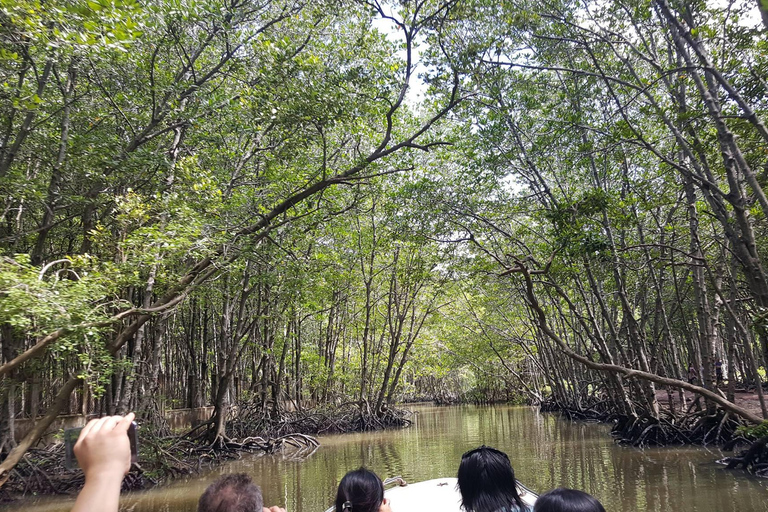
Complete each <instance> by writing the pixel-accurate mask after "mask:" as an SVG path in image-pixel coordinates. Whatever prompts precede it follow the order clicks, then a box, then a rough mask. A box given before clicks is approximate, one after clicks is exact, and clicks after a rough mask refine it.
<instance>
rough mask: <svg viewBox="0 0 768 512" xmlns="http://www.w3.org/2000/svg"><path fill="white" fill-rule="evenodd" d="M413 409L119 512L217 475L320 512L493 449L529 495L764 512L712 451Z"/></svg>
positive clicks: (528, 418)
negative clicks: (392, 422)
mask: <svg viewBox="0 0 768 512" xmlns="http://www.w3.org/2000/svg"><path fill="white" fill-rule="evenodd" d="M413 409H414V411H415V415H414V425H413V426H412V427H411V428H408V429H404V430H397V431H388V432H375V433H366V434H346V435H338V436H326V437H321V438H320V441H321V443H322V446H321V447H320V449H318V450H317V451H316V452H315V453H314V454H312V455H311V456H309V457H308V458H307V459H306V460H293V459H292V458H290V457H285V456H282V455H265V456H245V457H243V459H242V460H238V461H235V462H232V463H229V464H226V465H224V466H221V467H219V468H217V470H216V471H214V472H212V473H209V474H205V475H200V476H196V477H193V478H190V479H188V480H184V481H177V482H175V483H173V484H171V485H169V486H166V487H163V488H159V489H154V490H150V491H147V492H143V493H136V494H129V495H126V496H125V497H124V498H123V500H122V502H121V505H122V506H121V509H122V510H126V511H130V512H194V511H195V509H196V505H197V499H198V497H199V496H200V494H201V493H202V491H203V490H204V489H205V487H206V486H207V485H208V484H209V483H210V482H211V481H213V480H214V479H215V478H216V477H217V476H218V475H219V474H223V473H232V472H246V473H249V474H250V475H252V476H253V478H254V480H256V481H257V482H258V483H259V484H260V485H261V486H262V488H263V491H264V496H265V502H266V503H267V504H268V505H276V504H279V505H282V506H285V507H286V508H287V510H288V512H322V511H323V510H324V509H325V508H327V507H328V506H329V504H330V503H331V501H332V499H333V496H334V493H335V488H336V485H337V483H338V481H339V479H340V478H341V477H342V476H343V475H344V473H345V472H346V471H347V470H349V469H353V468H357V467H359V466H361V465H365V466H367V467H369V468H371V469H373V470H374V471H376V472H377V473H378V474H379V475H382V476H394V475H401V476H403V477H404V478H405V479H406V480H407V481H412V482H416V481H420V480H427V479H431V478H437V477H444V476H455V474H456V470H457V468H458V463H459V460H460V458H461V454H462V453H464V452H465V451H466V450H469V449H471V448H474V447H477V446H478V445H480V444H487V445H489V446H494V447H497V448H499V449H501V450H503V451H505V452H507V453H508V454H509V456H510V458H511V460H512V464H513V466H514V468H515V471H516V473H517V477H518V479H519V480H520V481H521V482H523V483H524V484H526V485H527V486H528V487H530V488H531V489H533V490H535V491H538V492H543V491H546V490H548V489H551V488H553V487H557V486H564V487H574V488H578V489H583V490H585V491H587V492H589V493H591V494H593V495H595V496H596V497H598V499H600V501H601V502H602V503H603V505H605V508H606V510H607V511H608V512H619V511H621V512H630V511H632V512H634V511H637V512H643V511H658V512H662V511H674V512H705V511H706V512H731V511H733V512H736V511H738V512H758V511H759V512H765V511H766V510H768V481H766V480H760V479H755V478H752V477H750V476H748V475H746V474H745V473H742V472H731V471H726V470H724V469H723V468H722V467H721V466H718V465H716V464H714V463H713V461H714V460H716V459H718V458H720V457H721V456H722V454H721V453H720V451H719V450H716V449H706V448H701V447H674V448H652V449H645V450H638V449H634V448H627V447H622V446H617V445H615V444H614V443H613V441H612V440H611V437H610V436H609V434H608V427H606V426H605V425H596V424H587V423H574V422H570V421H567V420H564V419H561V418H559V417H557V416H556V415H552V414H542V413H539V412H538V411H537V410H536V409H534V408H530V407H506V406H495V407H471V406H460V407H439V408H438V407H422V406H418V407H414V408H413ZM71 505H72V500H71V499H63V498H58V499H52V498H43V499H39V500H35V499H27V500H25V501H23V502H20V503H18V504H15V505H11V506H8V507H7V509H8V510H19V511H20V510H24V511H25V512H44V511H45V512H58V511H67V510H69V508H70V507H71ZM395 512H397V510H396V509H395ZM435 512H437V511H435Z"/></svg>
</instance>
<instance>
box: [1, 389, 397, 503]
mask: <svg viewBox="0 0 768 512" xmlns="http://www.w3.org/2000/svg"><path fill="white" fill-rule="evenodd" d="M238 411H239V415H238V417H237V418H234V419H232V420H231V421H229V422H228V424H227V432H228V434H229V436H231V437H226V438H223V439H218V440H213V439H211V438H210V437H209V436H208V435H207V430H206V427H207V424H206V423H203V424H201V425H198V426H197V427H195V428H193V429H191V430H189V431H187V432H185V433H181V434H178V435H170V436H168V435H158V434H157V433H156V431H155V430H154V429H153V428H152V426H151V425H142V424H141V421H140V419H139V426H140V428H139V463H138V464H135V465H134V467H133V468H132V469H131V472H130V473H129V474H128V475H127V476H126V478H125V479H124V480H123V487H122V490H123V491H124V492H130V491H139V490H146V489H151V488H154V487H157V486H162V485H166V484H168V483H169V482H172V481H174V480H177V479H179V478H184V477H189V476H191V475H196V474H201V473H205V472H208V471H211V470H212V469H214V468H216V467H218V466H220V465H221V464H224V463H227V462H231V461H233V460H237V459H240V458H241V457H243V456H244V455H249V456H257V455H271V454H275V453H282V454H284V455H285V456H287V457H289V458H291V459H293V460H296V461H301V460H305V459H306V458H308V457H310V456H311V455H312V454H313V453H314V452H315V451H316V450H317V449H318V447H319V442H318V441H317V439H316V438H315V436H317V435H329V434H343V433H352V432H370V431H375V430H382V429H386V428H403V427H407V426H409V425H410V423H411V420H410V413H409V412H408V411H407V410H404V409H400V408H391V409H388V410H386V411H385V412H384V413H383V414H381V415H378V416H371V415H368V414H367V413H364V412H363V411H361V409H360V408H358V407H357V406H355V405H353V404H345V405H344V406H340V407H336V408H315V409H309V410H303V411H290V412H283V413H281V415H280V416H278V417H274V416H272V415H270V414H267V412H266V411H263V410H262V409H261V408H258V409H256V408H255V407H248V406H247V405H245V406H242V407H240V408H239V409H238ZM83 484H84V478H83V474H82V471H80V470H79V469H77V468H75V469H67V468H66V467H65V463H64V445H63V444H62V443H60V442H58V443H52V444H50V445H48V446H47V447H45V448H38V449H31V450H29V451H28V453H27V455H26V456H25V458H24V459H23V460H22V461H21V462H20V463H19V464H18V465H17V467H16V468H15V469H14V471H13V473H12V475H11V478H9V480H8V482H6V484H5V485H3V487H2V488H0V502H13V501H18V500H21V499H24V498H25V497H27V496H44V495H73V494H76V493H77V492H78V491H79V490H80V489H81V488H82V486H83Z"/></svg>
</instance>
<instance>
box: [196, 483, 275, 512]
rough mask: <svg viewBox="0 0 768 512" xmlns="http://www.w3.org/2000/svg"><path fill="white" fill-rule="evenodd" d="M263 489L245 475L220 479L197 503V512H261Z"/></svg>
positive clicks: (210, 486)
mask: <svg viewBox="0 0 768 512" xmlns="http://www.w3.org/2000/svg"><path fill="white" fill-rule="evenodd" d="M263 507H264V499H263V497H262V496H261V489H260V488H259V486H258V485H256V484H255V483H253V480H251V477H249V476H248V475H246V474H244V473H237V474H233V475H227V476H224V477H221V478H219V479H218V480H216V481H215V482H213V483H212V484H211V485H209V486H208V488H207V489H206V490H205V492H204V493H203V495H202V496H200V501H199V502H198V503H197V512H253V511H254V510H258V511H259V512H261V510H262V508H263Z"/></svg>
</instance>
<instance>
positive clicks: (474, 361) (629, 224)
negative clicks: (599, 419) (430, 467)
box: [0, 0, 768, 481]
mask: <svg viewBox="0 0 768 512" xmlns="http://www.w3.org/2000/svg"><path fill="white" fill-rule="evenodd" d="M761 2H762V3H761ZM710 4H712V5H710ZM767 33H768V7H766V4H765V2H764V1H763V0H749V1H741V0H738V1H731V0H728V1H725V2H718V3H716V5H715V3H713V2H703V1H693V0H653V1H648V0H617V1H612V2H604V1H593V0H586V1H579V2H576V1H571V0H551V1H549V0H548V1H543V2H529V1H526V0H519V1H518V0H515V1H510V2H493V1H486V0H445V1H443V0H403V1H398V2H391V3H381V2H379V1H378V0H373V1H365V0H359V1H347V0H320V1H306V0H158V1H154V2H139V1H138V0H111V1H107V0H87V1H85V0H53V1H47V2H42V1H40V0H0V200H2V218H1V219H0V257H1V258H2V259H1V260H0V348H1V354H0V355H1V358H2V364H1V365H0V376H1V377H2V386H1V387H0V407H1V409H0V453H2V456H3V457H5V459H4V462H2V464H0V478H2V479H3V481H4V480H5V479H6V478H7V476H8V474H9V470H10V469H11V468H12V467H13V466H14V465H15V464H16V463H18V461H19V460H20V459H21V457H22V455H23V454H24V452H25V451H26V450H27V449H28V448H29V447H30V446H32V445H33V444H34V443H35V442H36V441H37V439H38V438H39V437H40V436H41V435H42V434H43V433H44V432H45V431H46V429H48V427H49V426H50V425H51V423H52V422H53V420H54V419H55V418H56V417H57V416H58V415H60V414H65V413H82V414H90V413H114V412H124V411H128V410H135V411H137V412H138V414H139V415H140V416H141V417H143V418H146V420H147V421H149V422H153V421H154V422H156V423H157V424H162V415H163V412H164V411H166V410H169V409H173V408H194V407H201V406H205V405H212V406H213V407H214V409H213V415H212V418H211V422H210V425H209V440H210V441H215V440H216V439H221V438H224V437H226V436H227V430H228V420H229V419H231V418H230V415H229V411H230V409H231V407H232V406H233V405H236V404H237V405H244V404H248V406H249V407H257V408H259V409H260V410H261V411H263V413H264V414H265V415H267V416H270V417H279V416H280V415H281V414H282V413H283V412H284V411H285V410H286V409H295V408H312V407H318V406H325V405H329V404H333V405H340V404H343V403H348V402H352V403H354V404H356V406H357V407H359V408H360V410H361V411H365V412H366V414H369V415H371V416H372V417H375V416H377V415H381V414H383V411H385V410H386V409H387V408H389V407H390V406H392V405H394V404H396V403H397V402H399V401H402V400H406V399H408V400H415V399H430V400H438V401H441V402H444V401H455V400H467V401H472V400H474V401H493V400H515V401H520V402H532V403H548V404H550V405H554V406H556V407H559V408H565V409H569V410H573V411H580V412H582V413H585V414H586V412H587V411H590V410H591V411H596V412H604V411H612V412H616V413H617V414H620V415H622V417H624V418H628V419H629V420H631V421H630V424H631V425H635V424H636V423H637V421H638V420H640V419H641V420H642V422H641V426H642V428H641V430H640V431H639V434H640V435H639V437H640V439H639V440H640V441H641V442H652V438H651V437H650V436H651V435H652V432H651V431H650V430H648V429H647V428H646V426H647V425H650V424H660V422H666V424H670V423H675V421H676V418H678V417H680V416H681V415H684V414H685V411H683V410H682V409H683V407H682V406H683V404H685V401H684V400H683V401H680V398H683V395H684V393H685V392H686V391H687V392H688V393H689V394H690V393H691V392H692V393H694V394H696V395H700V396H703V397H704V398H705V399H706V400H703V401H702V402H701V403H702V406H703V407H706V409H707V410H708V412H710V413H712V414H713V415H716V414H719V416H713V417H716V418H717V419H716V420H715V423H714V425H715V427H716V426H717V425H718V423H719V422H722V421H724V420H723V411H725V412H727V415H728V417H730V418H731V419H733V418H739V419H740V421H744V422H748V423H758V422H760V421H761V420H762V419H763V418H765V417H768V410H767V409H766V404H765V401H764V398H763V392H762V386H761V385H760V383H761V382H762V380H764V379H765V368H766V363H767V362H768V272H767V271H766V268H765V265H764V264H763V258H765V257H768V246H766V243H765V241H764V240H766V237H765V234H766V231H767V230H768V218H767V217H766V215H767V214H768V199H767V198H766V193H765V190H764V189H763V186H767V185H768V128H767V127H766V122H767V121H766V118H768V115H767V114H768V82H766V78H765V77H766V76H768V38H767V37H766V34H767ZM716 368H721V369H722V372H723V374H724V375H723V377H724V379H723V380H724V381H727V385H724V384H722V383H719V382H718V371H717V369H716ZM689 370H690V371H689ZM741 388H743V389H745V390H747V391H754V392H755V393H756V394H757V396H758V398H759V405H760V409H761V410H755V409H754V408H752V409H750V408H749V407H745V406H744V405H743V404H742V403H740V402H739V401H738V399H737V389H741ZM660 396H664V397H666V404H667V405H665V406H660V404H659V397H660ZM675 396H677V399H676V398H675ZM718 411H719V412H718ZM19 418H39V419H38V421H37V422H36V426H35V428H34V429H33V430H32V431H31V432H30V433H29V434H27V435H25V436H24V437H23V438H22V439H17V438H16V436H15V434H14V421H15V420H17V419H19ZM632 428H634V427H632ZM658 430H659V431H661V429H658ZM653 435H656V436H658V435H659V434H653ZM717 435H718V436H719V435H720V430H718V433H717ZM678 441H684V440H683V439H678Z"/></svg>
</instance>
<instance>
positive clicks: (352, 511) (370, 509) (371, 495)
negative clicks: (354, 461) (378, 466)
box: [336, 468, 392, 512]
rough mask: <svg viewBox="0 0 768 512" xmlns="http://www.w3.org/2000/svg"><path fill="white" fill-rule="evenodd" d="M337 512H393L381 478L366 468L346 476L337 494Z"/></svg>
mask: <svg viewBox="0 0 768 512" xmlns="http://www.w3.org/2000/svg"><path fill="white" fill-rule="evenodd" d="M336 512H392V509H391V508H390V507H389V500H388V499H387V498H385V497H384V484H383V483H382V482H381V478H379V477H378V476H377V475H376V473H374V472H373V471H369V470H367V469H365V468H360V469H357V470H355V471H350V472H349V473H347V474H346V475H344V478H342V479H341V482H340V483H339V489H338V491H337V492H336Z"/></svg>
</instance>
